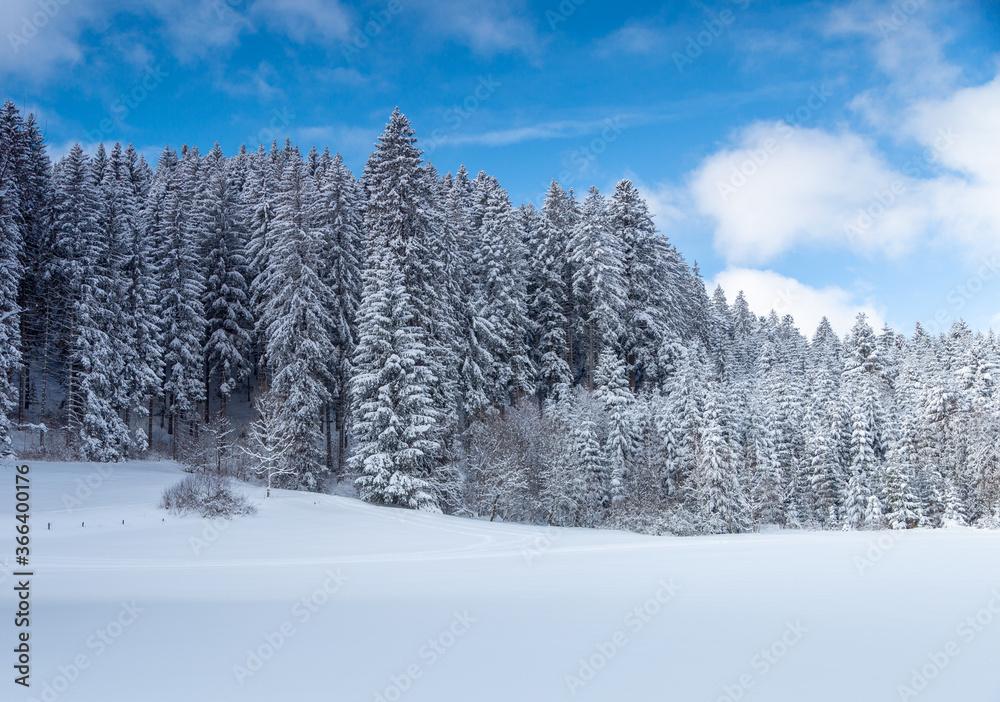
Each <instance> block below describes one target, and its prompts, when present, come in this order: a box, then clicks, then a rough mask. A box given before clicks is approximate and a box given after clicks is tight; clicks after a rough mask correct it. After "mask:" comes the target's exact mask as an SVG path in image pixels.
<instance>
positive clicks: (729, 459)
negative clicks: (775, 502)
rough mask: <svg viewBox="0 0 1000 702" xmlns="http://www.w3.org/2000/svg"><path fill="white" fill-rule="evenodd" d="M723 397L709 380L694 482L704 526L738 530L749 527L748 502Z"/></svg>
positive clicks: (722, 529) (718, 530)
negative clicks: (731, 443) (747, 519)
mask: <svg viewBox="0 0 1000 702" xmlns="http://www.w3.org/2000/svg"><path fill="white" fill-rule="evenodd" d="M719 398H720V392H719V389H718V387H717V386H715V385H714V383H709V387H708V388H707V390H706V399H705V412H704V426H703V428H702V431H701V437H700V444H699V446H698V451H697V457H696V462H695V472H694V484H695V489H696V492H697V496H698V502H699V506H700V508H701V514H702V519H703V526H704V528H705V529H706V530H708V531H710V532H728V533H730V534H734V533H737V532H739V531H742V530H743V529H744V528H745V519H746V511H747V504H746V495H745V494H744V491H743V486H742V485H741V483H740V479H739V473H738V471H737V467H736V457H735V456H734V455H733V450H732V446H731V445H730V444H729V442H728V441H727V439H726V430H725V423H726V420H727V417H726V413H725V410H724V408H723V407H720V405H719Z"/></svg>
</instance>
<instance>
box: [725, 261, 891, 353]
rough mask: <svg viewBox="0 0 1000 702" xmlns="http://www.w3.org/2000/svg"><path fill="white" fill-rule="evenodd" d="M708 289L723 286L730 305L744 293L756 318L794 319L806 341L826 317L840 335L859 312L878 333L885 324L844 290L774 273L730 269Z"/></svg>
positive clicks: (868, 305)
mask: <svg viewBox="0 0 1000 702" xmlns="http://www.w3.org/2000/svg"><path fill="white" fill-rule="evenodd" d="M707 285H708V288H709V294H711V291H712V290H714V289H715V286H716V285H721V286H722V289H723V290H725V291H726V298H727V299H728V300H729V302H730V304H731V303H732V301H733V300H734V299H736V296H737V295H738V294H739V292H740V291H741V290H742V291H743V295H744V297H746V301H747V304H748V305H749V306H750V309H751V311H753V312H754V314H757V315H764V316H767V315H768V314H770V312H771V310H774V311H775V312H777V313H778V315H779V316H784V315H786V314H790V315H792V317H794V318H795V323H796V326H798V328H799V330H800V331H801V332H802V333H803V334H805V335H806V336H807V337H812V334H813V332H814V331H815V330H816V327H817V326H819V322H820V320H821V319H822V318H823V317H824V316H825V317H826V318H827V319H828V320H829V321H830V326H832V327H833V330H834V331H835V332H837V334H840V335H843V334H846V333H847V332H848V331H850V329H851V327H852V326H853V325H854V319H855V317H857V315H858V313H859V312H864V313H865V314H866V315H868V320H869V323H870V324H871V325H872V326H873V327H874V328H875V329H878V328H880V327H881V326H882V325H883V324H884V323H885V317H884V315H883V313H882V312H881V311H880V310H878V309H877V308H876V307H875V306H874V305H872V304H871V303H870V302H865V303H860V302H858V301H857V300H855V296H854V294H852V293H851V292H849V291H847V290H844V289H843V288H840V287H837V286H830V287H826V288H813V287H810V286H809V285H805V284H804V283H801V282H799V281H798V280H796V279H795V278H788V277H786V276H783V275H781V274H780V273H775V272H774V271H769V270H756V269H752V268H728V269H726V270H724V271H722V272H721V273H719V274H718V275H716V276H715V279H714V280H712V281H711V282H709V283H707Z"/></svg>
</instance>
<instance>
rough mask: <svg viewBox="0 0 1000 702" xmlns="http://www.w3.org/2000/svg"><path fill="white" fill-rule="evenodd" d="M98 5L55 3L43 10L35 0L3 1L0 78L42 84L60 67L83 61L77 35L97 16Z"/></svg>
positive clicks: (0, 32) (0, 33) (0, 29)
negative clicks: (40, 81) (15, 78)
mask: <svg viewBox="0 0 1000 702" xmlns="http://www.w3.org/2000/svg"><path fill="white" fill-rule="evenodd" d="M99 5H100V3H66V4H63V3H59V2H54V3H52V5H51V6H50V7H48V9H42V7H41V6H40V4H39V3H38V2H37V0H4V3H3V12H0V43H2V46H0V75H13V76H17V77H19V78H21V79H26V80H44V79H47V78H50V77H52V75H53V74H54V72H55V71H56V70H57V69H58V68H60V67H63V66H68V65H74V64H77V63H80V62H81V61H83V59H84V52H83V49H82V47H81V46H80V34H81V33H82V32H83V30H84V28H85V27H86V26H87V25H88V24H89V22H90V21H91V20H92V19H93V17H94V16H95V15H97V14H100V10H99Z"/></svg>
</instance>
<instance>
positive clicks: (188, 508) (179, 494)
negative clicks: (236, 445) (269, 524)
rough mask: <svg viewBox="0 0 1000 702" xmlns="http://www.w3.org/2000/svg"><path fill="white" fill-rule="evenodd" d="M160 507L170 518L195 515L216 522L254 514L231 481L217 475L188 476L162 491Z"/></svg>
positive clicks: (252, 507) (251, 507)
mask: <svg viewBox="0 0 1000 702" xmlns="http://www.w3.org/2000/svg"><path fill="white" fill-rule="evenodd" d="M160 507H161V508H163V509H165V510H167V511H168V512H170V513H171V514H179V515H183V514H187V513H189V512H195V513H197V514H200V515H201V516H203V517H209V518H216V517H224V518H226V519H229V518H230V517H234V516H238V515H241V514H253V513H254V512H256V511H257V508H256V507H254V505H253V503H252V502H250V500H249V499H247V496H246V495H245V494H243V493H242V492H239V491H238V490H236V489H235V488H234V486H233V481H232V480H231V479H229V478H225V477H220V476H217V475H189V476H187V477H186V478H184V480H182V481H180V482H179V483H177V484H176V485H174V486H172V487H169V488H167V489H166V490H164V491H163V498H162V499H161V500H160Z"/></svg>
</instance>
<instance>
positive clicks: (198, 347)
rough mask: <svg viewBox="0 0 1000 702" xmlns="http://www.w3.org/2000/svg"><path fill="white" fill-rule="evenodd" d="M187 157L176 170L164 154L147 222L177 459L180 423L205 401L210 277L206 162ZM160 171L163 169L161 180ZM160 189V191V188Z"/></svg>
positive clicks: (185, 152)
mask: <svg viewBox="0 0 1000 702" xmlns="http://www.w3.org/2000/svg"><path fill="white" fill-rule="evenodd" d="M181 153H182V157H181V159H180V161H179V162H176V165H174V159H175V158H176V157H175V156H174V155H173V154H172V153H170V152H167V153H164V154H163V155H161V157H160V161H159V163H160V164H162V166H163V167H165V169H166V173H164V175H163V181H161V182H163V194H162V204H161V205H159V206H158V207H157V208H156V210H154V213H153V216H152V217H149V218H147V224H148V226H151V227H152V228H153V229H152V231H151V232H150V236H151V238H152V239H153V240H154V241H156V242H157V243H158V246H159V248H158V250H157V256H156V258H157V263H158V266H159V272H160V288H161V303H160V313H161V322H162V325H163V326H162V329H163V347H164V351H165V353H164V363H165V380H164V391H165V393H166V396H167V405H168V413H169V415H170V428H171V430H172V432H173V444H172V451H173V455H174V457H175V458H176V457H177V456H178V449H179V446H178V434H179V433H180V430H181V429H180V423H181V422H186V421H188V420H191V419H193V416H192V413H193V412H194V411H196V410H197V407H198V403H199V402H202V401H203V400H204V399H205V397H204V394H205V384H204V367H205V360H204V358H205V357H204V337H205V309H204V304H203V299H204V290H205V275H204V270H203V266H202V260H201V257H200V255H199V247H198V243H199V241H200V238H201V234H200V232H201V231H202V230H203V226H204V222H203V220H202V217H201V213H200V212H199V211H197V210H196V209H194V201H195V196H194V194H195V189H196V187H197V184H198V182H199V173H198V171H199V167H200V164H201V158H200V156H199V154H198V150H197V148H194V149H190V150H189V149H187V147H184V148H183V149H182V151H181ZM159 171H160V167H159V166H158V167H157V173H156V176H157V178H158V179H159V178H160V172H159ZM154 190H158V188H157V187H156V185H155V184H154ZM157 197H160V195H159V193H157Z"/></svg>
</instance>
